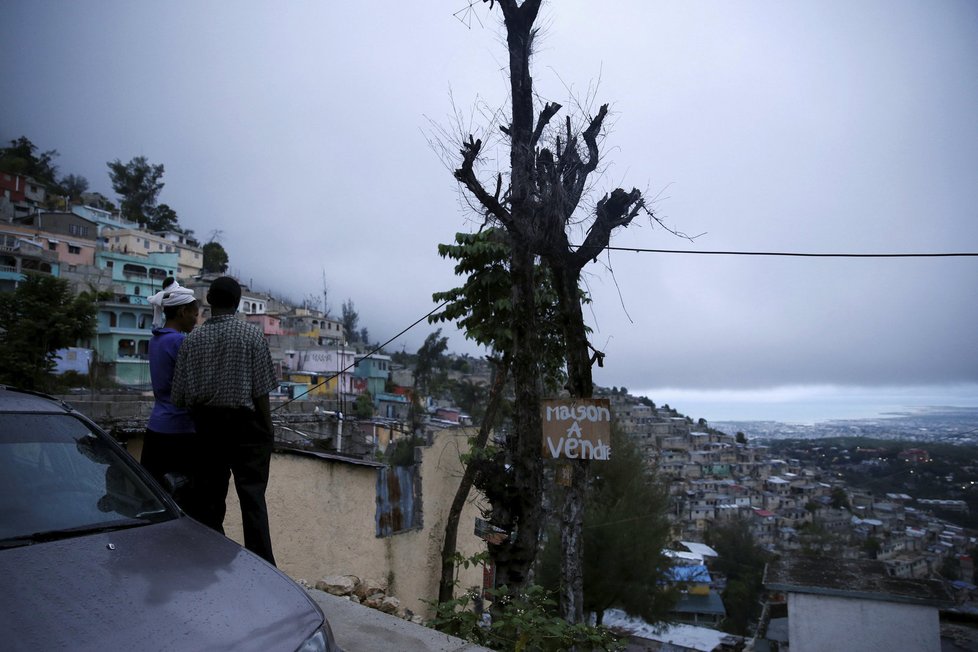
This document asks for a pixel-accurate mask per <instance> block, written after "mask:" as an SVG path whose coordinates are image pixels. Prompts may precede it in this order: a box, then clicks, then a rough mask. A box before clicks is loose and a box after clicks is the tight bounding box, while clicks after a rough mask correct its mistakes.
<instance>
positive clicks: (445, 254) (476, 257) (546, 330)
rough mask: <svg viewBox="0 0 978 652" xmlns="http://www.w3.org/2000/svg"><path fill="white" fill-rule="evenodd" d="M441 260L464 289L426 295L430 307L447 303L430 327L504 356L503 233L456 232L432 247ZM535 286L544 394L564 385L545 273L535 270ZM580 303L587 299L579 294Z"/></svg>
mask: <svg viewBox="0 0 978 652" xmlns="http://www.w3.org/2000/svg"><path fill="white" fill-rule="evenodd" d="M438 254H439V255H440V256H441V257H442V258H451V259H452V260H454V261H456V264H455V274H456V276H460V277H463V278H465V279H466V283H465V285H463V286H461V287H456V288H452V289H451V290H446V291H444V292H435V293H434V294H432V295H431V298H432V300H434V301H436V302H439V303H441V302H447V303H446V305H445V307H444V308H443V309H441V310H439V311H437V312H435V313H433V314H432V315H431V316H430V317H429V318H428V321H429V322H431V323H432V324H435V323H439V322H448V321H454V322H456V323H457V324H458V325H459V327H460V328H461V329H462V332H463V333H464V334H465V337H466V339H470V340H473V341H474V342H477V343H479V344H481V345H483V346H486V347H489V348H491V349H492V350H493V351H495V352H496V354H497V355H502V356H505V355H506V354H511V352H512V350H513V333H512V329H511V328H510V324H511V322H512V314H513V313H512V287H513V279H512V277H511V276H510V271H509V260H510V244H509V236H508V235H507V234H506V231H505V230H504V229H502V228H499V227H492V228H486V229H483V230H481V231H479V232H478V233H456V234H455V244H450V245H447V244H440V245H438ZM537 276H538V279H539V281H540V282H539V285H538V288H537V295H536V304H537V306H538V308H539V311H540V324H541V326H542V330H541V332H540V334H539V339H540V345H541V346H540V351H539V356H538V358H537V363H538V366H539V368H540V375H541V376H542V378H543V382H544V385H545V386H546V387H547V389H548V390H550V391H555V390H557V389H559V388H560V387H562V386H563V384H564V381H565V378H566V376H565V374H564V372H563V369H564V348H563V347H564V345H563V339H562V338H561V334H560V330H559V327H558V324H557V299H556V295H555V294H554V291H553V287H552V285H551V277H550V273H549V271H548V270H547V269H546V268H543V267H541V268H539V269H538V270H537ZM581 300H582V301H585V302H586V301H587V296H586V295H585V294H584V293H581Z"/></svg>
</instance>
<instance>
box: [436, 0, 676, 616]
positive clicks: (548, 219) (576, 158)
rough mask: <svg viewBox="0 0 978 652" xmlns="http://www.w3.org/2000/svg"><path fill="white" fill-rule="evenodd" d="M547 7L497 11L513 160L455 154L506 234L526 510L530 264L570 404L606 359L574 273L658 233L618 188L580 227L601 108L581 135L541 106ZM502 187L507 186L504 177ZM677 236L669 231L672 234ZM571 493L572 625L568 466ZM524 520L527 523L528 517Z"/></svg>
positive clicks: (530, 457) (519, 541)
mask: <svg viewBox="0 0 978 652" xmlns="http://www.w3.org/2000/svg"><path fill="white" fill-rule="evenodd" d="M541 3H542V0H524V1H523V2H518V0H495V1H493V2H490V3H489V7H490V10H492V9H493V8H494V7H498V8H499V10H500V11H501V12H502V14H503V21H504V25H505V30H506V45H507V48H508V54H509V81H510V88H509V91H510V93H509V97H510V108H511V110H512V111H511V114H510V115H509V116H505V117H504V118H503V121H504V124H500V125H495V126H494V127H493V128H492V131H494V132H495V127H498V128H499V129H500V130H501V131H502V132H503V133H504V134H505V136H506V137H507V138H508V141H509V142H508V144H509V152H508V154H509V161H508V169H507V170H506V174H505V175H504V174H503V173H502V172H501V171H498V170H497V171H493V173H492V174H491V178H486V179H485V181H486V182H487V183H484V180H483V178H482V175H481V174H480V171H477V166H478V167H481V163H482V159H483V158H484V157H483V153H484V152H483V141H482V140H481V139H477V138H475V137H474V136H471V135H470V136H469V138H468V140H466V141H465V142H462V143H460V146H461V147H460V153H461V161H460V162H459V165H458V167H457V168H456V169H455V171H454V175H455V179H456V180H457V181H459V183H461V184H462V186H463V187H464V188H465V189H466V190H467V191H468V192H469V193H470V194H471V196H472V197H473V198H474V199H475V201H477V202H478V203H479V205H480V206H479V213H480V215H481V216H484V217H485V219H486V220H487V221H490V222H491V223H493V224H498V225H500V226H501V227H502V228H503V229H504V230H505V231H506V233H507V234H508V235H509V242H510V247H511V251H510V265H509V272H510V275H511V280H512V283H511V288H512V295H511V302H512V303H511V313H512V320H511V322H510V325H511V328H512V340H513V342H514V348H513V351H512V353H513V362H512V374H513V381H514V384H515V386H516V394H517V396H518V397H519V400H517V401H516V403H515V409H514V412H513V429H512V431H513V439H514V443H513V444H512V446H513V448H514V449H515V450H514V455H513V459H512V466H513V469H514V476H513V477H514V480H515V482H516V483H517V484H518V486H517V487H515V489H516V491H517V492H518V493H520V494H522V495H524V496H526V497H527V498H526V500H527V501H531V500H533V499H536V498H538V497H539V496H540V493H541V488H540V486H541V484H542V472H541V471H542V465H541V464H540V463H538V462H537V461H536V458H538V457H539V452H540V451H539V447H540V440H541V437H542V422H541V417H540V401H541V383H540V378H539V367H538V365H537V360H538V357H539V353H540V331H541V327H540V321H539V320H540V314H539V311H538V308H537V305H536V297H537V290H538V288H539V283H538V280H537V269H538V265H537V262H538V261H541V263H542V265H543V266H545V267H547V268H548V269H549V272H550V275H551V282H552V287H553V289H554V294H555V296H556V299H557V301H556V305H557V314H558V320H557V322H556V327H557V328H558V329H559V330H560V331H561V333H562V335H563V341H564V355H563V357H564V360H565V364H566V370H567V377H568V383H567V389H568V391H569V393H570V395H571V396H572V397H577V398H589V397H591V396H592V395H593V391H594V384H593V377H592V372H591V366H592V365H593V364H594V363H596V362H597V363H598V364H599V365H600V364H601V361H602V359H603V354H602V353H601V352H599V351H597V350H596V349H594V347H592V346H591V344H590V343H589V341H588V337H587V335H588V333H587V327H586V325H585V322H584V314H583V309H582V302H581V296H580V282H581V273H582V270H583V268H584V267H585V265H587V264H588V263H589V262H591V261H593V260H596V259H597V258H598V256H600V255H601V253H602V252H603V251H604V250H605V248H606V247H607V246H608V243H609V241H610V238H611V234H612V233H613V232H614V231H616V230H618V229H619V228H623V227H627V226H628V225H629V224H630V223H631V221H632V220H633V219H634V218H635V217H636V216H638V215H639V214H640V213H641V212H645V213H646V214H648V215H649V217H650V218H652V219H653V220H655V221H656V222H658V223H659V224H660V225H661V222H659V221H658V220H657V219H656V218H655V217H654V216H653V215H652V212H651V211H650V210H649V209H648V208H647V207H646V204H645V200H644V198H643V195H642V193H641V191H639V190H638V189H634V188H633V189H632V190H631V191H626V190H624V189H622V188H616V189H614V190H612V191H611V192H609V193H607V194H605V195H604V196H603V197H602V198H600V199H597V201H594V202H593V206H594V212H593V214H591V216H589V217H588V218H586V219H587V224H582V221H583V220H582V215H580V213H579V211H578V208H579V205H580V203H581V199H582V197H583V196H584V193H585V192H586V190H587V189H588V188H589V178H590V177H591V174H592V173H593V172H595V171H596V170H597V169H598V163H599V154H600V147H599V140H600V137H601V134H602V132H603V127H604V121H605V118H606V117H607V115H608V105H607V104H605V105H602V106H601V107H600V108H599V109H598V110H597V112H596V113H594V114H593V115H590V116H587V117H586V118H584V120H583V125H581V126H583V129H578V128H576V127H575V125H574V123H573V121H572V120H571V118H570V117H568V118H567V119H566V120H565V121H562V122H561V123H559V126H555V125H551V121H552V120H553V118H554V117H555V116H556V115H557V113H559V112H560V110H561V108H562V107H561V106H560V105H559V104H557V103H554V102H546V103H544V104H543V105H542V106H541V105H540V104H539V103H538V101H539V95H538V94H537V93H536V92H535V91H534V88H533V78H532V75H531V72H530V59H531V53H532V52H533V51H534V50H535V49H536V38H537V36H538V34H539V30H540V28H539V27H538V26H535V22H536V19H537V15H538V13H539V10H540V5H541ZM504 176H505V178H506V179H507V180H508V187H506V188H504V187H503V178H504ZM582 232H583V233H584V234H585V235H584V238H583V242H574V243H572V242H571V238H572V234H577V233H582ZM673 233H675V232H673ZM570 469H571V490H570V491H569V492H568V493H567V496H566V499H565V502H564V505H563V509H564V511H565V513H564V514H563V515H562V518H563V519H564V521H565V523H566V527H564V528H562V531H561V536H562V538H563V539H564V544H563V546H564V550H565V553H566V554H565V558H564V560H563V562H562V567H563V568H564V569H565V571H564V572H565V574H566V582H565V583H563V584H562V586H561V594H560V602H561V611H562V613H563V614H564V616H565V617H566V618H567V619H568V620H569V621H571V622H580V620H581V618H582V617H583V604H582V601H581V596H582V592H581V586H582V584H581V581H582V580H581V573H580V568H581V563H582V559H581V546H580V540H581V527H582V521H581V519H582V518H583V513H582V502H583V501H582V499H581V498H582V493H583V491H584V485H585V484H586V478H587V466H586V464H573V465H571V466H570ZM520 512H521V513H520V514H519V515H518V517H519V519H520V520H521V521H522V522H521V523H520V525H519V528H518V529H517V530H516V532H515V534H514V538H515V541H514V543H513V546H512V550H511V551H510V552H511V553H512V554H509V555H507V559H506V562H505V564H500V565H498V567H497V570H498V573H499V574H500V576H501V577H502V581H503V582H506V583H509V584H511V585H514V586H520V585H522V584H524V583H525V582H526V581H527V580H528V571H529V568H530V566H531V565H532V563H533V560H534V558H535V556H536V547H537V540H538V538H539V534H540V526H541V518H540V514H541V512H540V510H539V506H534V505H532V504H530V503H527V504H526V505H524V506H522V507H521V508H520ZM523 512H525V514H523Z"/></svg>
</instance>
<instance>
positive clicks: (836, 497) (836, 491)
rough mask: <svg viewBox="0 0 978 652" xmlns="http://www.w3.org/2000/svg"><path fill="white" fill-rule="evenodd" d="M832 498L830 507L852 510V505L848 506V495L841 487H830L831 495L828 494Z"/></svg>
mask: <svg viewBox="0 0 978 652" xmlns="http://www.w3.org/2000/svg"><path fill="white" fill-rule="evenodd" d="M830 497H831V498H832V507H834V508H835V509H848V510H852V505H850V504H849V494H847V493H846V490H845V489H844V488H842V487H832V493H831V494H830Z"/></svg>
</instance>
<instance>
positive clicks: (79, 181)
mask: <svg viewBox="0 0 978 652" xmlns="http://www.w3.org/2000/svg"><path fill="white" fill-rule="evenodd" d="M58 185H59V186H60V187H61V190H62V191H63V192H64V194H66V195H68V197H70V198H71V199H75V200H78V199H81V196H82V195H83V194H84V193H85V191H86V190H88V179H86V178H85V177H83V176H80V175H77V174H69V175H66V176H64V177H62V179H61V182H60V183H59V184H58Z"/></svg>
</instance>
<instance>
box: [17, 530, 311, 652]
mask: <svg viewBox="0 0 978 652" xmlns="http://www.w3.org/2000/svg"><path fill="white" fill-rule="evenodd" d="M0 577H2V578H3V580H2V583H3V589H2V591H0V632H2V634H0V636H2V637H3V645H2V647H4V649H8V650H10V649H13V650H19V649H24V650H28V649H29V650H48V649H53V648H56V647H57V648H60V647H66V648H70V649H75V650H89V649H92V650H94V649H98V650H124V649H128V650H175V649H181V650H183V649H208V650H235V651H238V650H255V651H258V650H262V651H266V650H288V651H289V652H293V651H294V650H295V649H296V648H297V647H298V646H299V644H300V643H301V642H302V641H303V640H304V639H305V638H306V637H307V636H309V635H310V634H312V633H313V632H314V631H315V630H316V628H317V627H319V626H320V625H321V624H322V622H323V616H322V612H321V611H320V610H319V607H318V606H316V604H315V603H314V602H313V601H312V600H311V599H310V598H309V596H308V595H306V593H305V592H304V591H303V590H302V589H301V588H300V587H299V586H298V585H296V584H295V583H294V582H292V581H291V580H289V579H288V578H286V576H284V575H283V574H282V573H280V572H279V571H278V570H276V569H275V568H273V567H272V566H270V565H269V564H267V563H265V562H264V561H263V560H261V559H259V558H258V557H256V556H255V555H253V554H251V553H249V552H247V551H246V550H244V549H243V548H241V547H240V546H239V545H238V544H236V543H234V542H233V541H231V540H230V539H227V538H225V537H222V536H220V535H217V534H216V533H215V532H213V531H211V530H209V529H207V528H205V527H204V526H202V525H200V524H199V523H197V522H195V521H193V520H192V519H190V518H187V517H183V518H178V519H174V520H172V521H167V522H164V523H157V524H153V525H146V526H141V527H136V528H132V529H127V530H119V531H116V532H107V533H101V534H93V535H88V536H81V537H75V538H72V539H66V540H61V541H52V542H47V543H37V544H34V545H30V546H25V547H20V548H11V549H7V550H0ZM8 646H12V647H8Z"/></svg>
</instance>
